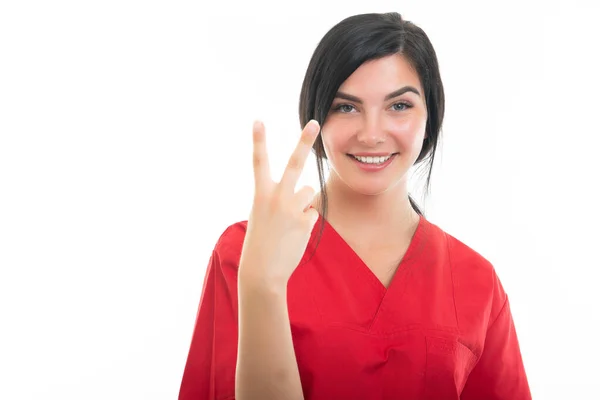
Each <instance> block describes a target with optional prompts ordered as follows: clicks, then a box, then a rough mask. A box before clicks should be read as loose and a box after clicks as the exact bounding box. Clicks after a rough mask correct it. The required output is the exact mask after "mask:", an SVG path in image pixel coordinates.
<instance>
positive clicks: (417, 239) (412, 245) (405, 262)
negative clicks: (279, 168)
mask: <svg viewBox="0 0 600 400" xmlns="http://www.w3.org/2000/svg"><path fill="white" fill-rule="evenodd" d="M319 219H324V218H323V217H322V216H319ZM319 222H320V221H317V224H318V223H319ZM324 222H325V229H326V230H328V231H329V232H330V233H331V235H332V238H333V239H335V241H336V242H337V244H338V245H340V246H342V248H344V249H345V251H347V252H349V253H350V254H352V257H353V258H355V259H356V262H355V263H352V264H353V265H356V266H357V267H359V268H360V269H361V270H362V271H363V272H364V278H365V279H367V280H368V281H369V282H371V284H373V285H374V286H377V287H378V290H379V291H381V292H382V293H383V294H385V293H387V292H388V291H390V290H391V289H392V287H393V286H394V285H395V283H394V282H395V281H396V277H397V276H398V274H399V273H405V272H406V271H407V270H408V269H409V268H410V267H411V264H412V263H411V261H412V259H413V257H414V256H415V253H416V252H417V250H418V249H419V248H420V247H421V246H420V244H421V239H422V237H423V231H424V225H425V223H426V222H427V221H426V219H425V217H424V216H423V215H421V214H419V223H418V224H417V229H416V230H415V232H414V234H413V236H412V238H411V239H410V242H409V245H408V248H407V249H406V252H405V253H404V256H403V257H402V259H401V260H400V262H399V264H398V265H397V266H396V271H395V272H394V276H393V277H392V279H391V281H390V283H389V285H388V287H387V288H386V287H385V285H384V284H383V283H382V282H381V281H380V280H379V278H378V277H377V276H376V275H375V273H374V272H373V271H372V270H371V268H370V267H369V266H368V265H367V264H366V262H365V261H364V260H363V259H362V258H361V257H360V256H359V255H358V253H357V252H356V250H354V248H352V246H350V244H349V243H348V242H347V241H346V239H344V238H343V236H342V235H341V234H340V233H339V232H338V231H337V230H336V229H335V228H334V227H333V225H331V224H330V223H329V221H327V219H324Z"/></svg>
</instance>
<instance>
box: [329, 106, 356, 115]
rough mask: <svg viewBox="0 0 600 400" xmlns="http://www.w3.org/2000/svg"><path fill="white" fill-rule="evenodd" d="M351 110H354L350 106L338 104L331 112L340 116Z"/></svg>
mask: <svg viewBox="0 0 600 400" xmlns="http://www.w3.org/2000/svg"><path fill="white" fill-rule="evenodd" d="M353 108H354V106H352V105H350V104H338V105H337V106H335V107H334V108H333V110H334V111H339V112H341V113H342V114H347V113H349V112H351V111H352V109H353Z"/></svg>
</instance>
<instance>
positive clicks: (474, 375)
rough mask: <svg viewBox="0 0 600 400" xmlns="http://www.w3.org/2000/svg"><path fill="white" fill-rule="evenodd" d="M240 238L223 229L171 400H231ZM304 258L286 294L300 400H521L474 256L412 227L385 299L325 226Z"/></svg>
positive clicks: (526, 394)
mask: <svg viewBox="0 0 600 400" xmlns="http://www.w3.org/2000/svg"><path fill="white" fill-rule="evenodd" d="M320 222H321V221H320V220H319V222H317V224H316V225H315V229H314V231H313V238H315V237H316V234H317V232H318V228H319V224H320ZM245 230H246V222H245V221H244V222H239V223H236V224H233V225H231V226H230V227H228V228H227V229H226V230H225V232H224V233H223V235H222V236H221V237H220V239H219V240H218V242H217V244H216V246H215V249H214V252H213V255H212V257H211V259H210V263H209V265H208V269H207V273H206V278H205V282H204V286H203V289H202V295H201V299H200V307H199V311H198V315H197V319H196V324H195V328H194V332H193V337H192V340H191V345H190V350H189V355H188V358H187V362H186V365H185V369H184V372H183V378H182V382H181V387H180V394H179V399H180V400H217V399H218V400H222V399H234V394H235V393H234V389H235V366H236V356H237V267H238V262H239V258H240V253H241V248H242V243H243V240H244V235H245ZM313 248H314V247H313V242H312V241H311V242H310V243H309V246H308V248H307V251H306V254H305V258H304V259H303V261H302V262H301V263H300V266H299V267H298V268H297V269H296V271H295V272H294V274H293V275H292V277H291V279H290V281H289V285H288V308H289V315H290V322H291V326H292V335H293V341H294V347H295V351H296V358H297V361H298V366H299V370H300V376H301V380H302V386H303V390H304V397H305V399H307V400H335V399H345V400H348V399H361V400H364V399H400V398H401V399H405V400H409V399H435V400H445V399H448V400H450V399H462V400H480V399H486V400H495V399H502V400H526V399H531V394H530V390H529V387H528V383H527V377H526V374H525V369H524V367H523V362H522V359H521V353H520V349H519V343H518V340H517V335H516V332H515V327H514V325H513V321H512V317H511V313H510V306H509V302H508V298H507V295H506V293H505V292H504V290H503V287H502V284H501V283H500V281H499V279H498V276H497V275H496V273H495V271H494V268H493V266H492V265H491V264H490V263H489V262H488V261H487V260H486V259H485V258H483V257H482V256H481V255H480V254H478V253H477V252H475V251H474V250H472V249H471V248H469V247H468V246H466V245H465V244H464V243H462V242H460V241H459V240H457V239H456V238H454V237H453V236H451V235H449V234H447V233H445V232H444V231H442V230H441V229H440V228H439V227H438V226H437V225H435V224H433V223H431V222H429V221H428V220H427V219H425V217H421V221H420V223H419V226H418V228H417V231H416V233H415V235H414V237H413V239H412V241H411V244H410V246H409V248H408V250H407V253H406V255H405V256H404V259H403V260H402V262H401V263H400V266H399V267H398V271H397V272H396V275H395V276H394V278H393V280H392V282H391V284H390V286H389V288H388V289H386V288H385V287H384V286H383V285H382V284H381V283H380V281H379V280H378V279H377V278H376V277H375V275H374V274H373V273H372V272H371V270H370V269H369V268H368V267H367V266H366V265H365V264H364V263H363V262H362V260H361V259H360V258H359V257H358V256H357V254H356V253H355V252H354V251H353V250H352V249H351V248H350V247H349V246H348V244H347V243H346V242H345V241H344V240H343V239H342V238H341V236H340V235H338V233H337V232H336V231H335V230H334V229H333V227H332V226H331V225H329V224H327V223H326V226H325V231H324V233H323V237H322V239H321V243H320V244H319V247H318V250H317V252H316V253H315V254H314V256H313V257H312V259H310V260H309V261H308V262H305V261H307V259H308V257H309V256H310V255H311V253H312V250H313Z"/></svg>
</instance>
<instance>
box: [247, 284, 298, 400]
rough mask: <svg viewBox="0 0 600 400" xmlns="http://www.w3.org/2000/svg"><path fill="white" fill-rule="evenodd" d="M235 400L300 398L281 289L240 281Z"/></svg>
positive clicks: (289, 329) (284, 301) (296, 368)
mask: <svg viewBox="0 0 600 400" xmlns="http://www.w3.org/2000/svg"><path fill="white" fill-rule="evenodd" d="M238 313H239V315H238V318H239V328H238V329H239V338H238V357H237V366H236V379H235V386H236V387H235V393H236V399H237V400H258V399H260V400H271V399H273V400H275V399H277V400H287V399H290V400H299V399H303V394H302V386H301V383H300V374H299V372H298V364H297V362H296V355H295V353H294V346H293V341H292V332H291V328H290V319H289V315H288V308H287V298H286V291H285V288H283V289H281V290H274V289H272V288H264V287H261V286H260V285H256V284H254V283H250V282H248V281H244V280H243V279H240V281H239V283H238Z"/></svg>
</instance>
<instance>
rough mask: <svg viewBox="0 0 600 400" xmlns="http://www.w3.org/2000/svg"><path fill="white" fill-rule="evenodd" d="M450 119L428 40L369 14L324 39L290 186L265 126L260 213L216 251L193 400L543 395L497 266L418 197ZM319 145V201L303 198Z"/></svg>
mask: <svg viewBox="0 0 600 400" xmlns="http://www.w3.org/2000/svg"><path fill="white" fill-rule="evenodd" d="M443 116H444V91H443V86H442V81H441V78H440V73H439V69H438V63H437V59H436V54H435V51H434V49H433V47H432V45H431V43H430V41H429V39H428V37H427V36H426V34H425V33H424V32H423V31H422V30H421V29H420V28H418V27H417V26H415V25H414V24H412V23H410V22H408V21H404V20H402V18H401V16H400V15H398V14H396V13H388V14H366V15H357V16H352V17H349V18H347V19H345V20H343V21H341V22H340V23H338V24H337V25H336V26H334V27H333V28H332V29H331V30H330V31H329V32H328V33H327V34H326V35H325V37H324V38H323V39H322V41H321V43H320V44H319V45H318V47H317V49H316V50H315V52H314V55H313V57H312V60H311V62H310V65H309V67H308V70H307V72H306V76H305V80H304V84H303V86H302V93H301V98H300V122H301V126H303V127H304V129H303V131H302V134H301V139H300V142H299V144H298V146H297V148H296V149H295V151H294V153H293V154H292V156H291V158H290V160H289V164H288V166H287V168H286V170H285V172H284V174H283V177H282V178H281V180H280V181H279V182H277V183H276V182H274V181H273V180H271V176H270V172H269V162H268V156H267V152H266V145H265V140H266V139H265V128H264V126H263V125H262V124H261V123H260V122H257V123H255V126H254V132H253V135H254V171H255V196H254V203H253V208H252V212H251V215H250V217H249V219H248V221H247V222H246V221H244V222H238V223H235V224H233V225H231V226H229V227H228V228H227V229H226V230H225V231H224V233H223V234H222V236H221V237H220V239H219V240H218V242H217V244H216V246H215V248H214V251H213V254H212V257H211V259H210V262H209V265H208V270H207V273H206V278H205V282H204V286H203V290H202V297H201V299H200V307H199V311H198V315H197V320H196V326H195V329H194V332H193V338H192V341H191V346H190V350H189V356H188V359H187V363H186V365H185V370H184V373H183V379H182V383H181V388H180V394H179V399H181V400H209V399H210V400H216V399H234V398H235V399H238V400H244V399H261V400H269V399H277V400H284V399H311V400H317V399H318V400H336V399H343V400H347V399H405V400H408V399H435V400H443V399H463V400H480V399H486V400H492V399H503V400H525V399H530V398H531V395H530V390H529V387H528V383H527V378H526V374H525V369H524V366H523V362H522V359H521V354H520V349H519V344H518V340H517V336H516V333H515V327H514V324H513V320H512V317H511V312H510V306H509V302H508V298H507V295H506V293H505V292H504V290H503V288H502V285H501V283H500V281H499V279H498V277H497V275H496V273H495V271H494V268H493V266H492V265H491V264H490V262H489V261H487V260H486V259H485V258H484V257H482V256H481V255H480V254H478V253H477V252H476V251H474V250H473V249H471V248H469V247H468V246H467V245H466V244H464V243H462V242H460V241H459V240H458V239H456V238H454V237H453V236H451V235H449V234H447V233H445V232H444V231H443V230H442V229H440V228H439V227H438V226H437V225H435V224H433V223H432V222H430V221H428V220H427V219H426V218H425V216H424V215H423V213H422V212H421V210H420V209H419V207H418V206H417V205H416V204H415V202H414V201H413V199H412V197H411V196H410V195H409V194H408V189H407V177H408V171H409V169H410V168H411V167H412V166H413V165H416V164H419V163H422V162H424V161H425V160H429V174H430V175H431V166H432V164H433V160H434V156H435V152H436V148H437V145H438V140H439V134H440V128H441V125H442V120H443ZM311 149H312V150H313V151H314V152H315V154H316V157H317V161H318V167H319V168H318V170H319V178H320V186H321V187H320V192H319V193H318V195H315V193H314V192H313V191H312V190H311V189H310V188H303V189H301V190H299V191H297V192H295V186H296V183H297V180H298V177H299V176H300V173H301V171H302V168H303V166H304V163H305V159H306V158H307V156H308V154H309V152H310V150H311ZM324 162H327V163H328V164H329V166H330V172H331V173H330V175H329V177H328V179H327V180H326V181H325V177H324V173H323V163H324ZM427 185H429V178H428V181H427Z"/></svg>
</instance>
